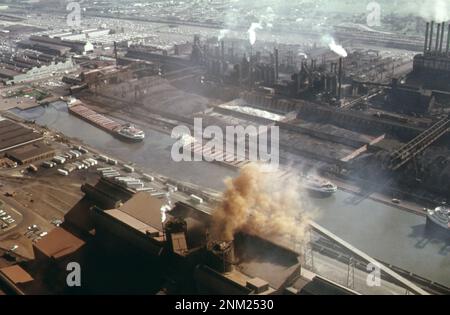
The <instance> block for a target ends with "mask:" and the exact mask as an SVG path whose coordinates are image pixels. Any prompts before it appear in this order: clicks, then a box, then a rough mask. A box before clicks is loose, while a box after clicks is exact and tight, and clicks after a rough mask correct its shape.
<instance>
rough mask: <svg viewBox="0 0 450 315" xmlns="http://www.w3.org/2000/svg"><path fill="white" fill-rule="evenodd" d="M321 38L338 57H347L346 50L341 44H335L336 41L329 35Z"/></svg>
mask: <svg viewBox="0 0 450 315" xmlns="http://www.w3.org/2000/svg"><path fill="white" fill-rule="evenodd" d="M322 40H323V41H324V42H325V43H326V44H327V45H328V47H329V48H330V50H331V51H334V52H335V53H336V54H338V55H339V56H340V57H343V58H345V57H347V56H348V54H347V51H346V50H345V49H344V47H342V46H341V45H338V44H336V41H335V40H334V38H333V37H331V36H324V37H323V38H322Z"/></svg>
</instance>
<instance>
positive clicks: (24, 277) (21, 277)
mask: <svg viewBox="0 0 450 315" xmlns="http://www.w3.org/2000/svg"><path fill="white" fill-rule="evenodd" d="M0 273H2V274H3V275H5V277H6V278H8V279H9V280H10V281H11V282H13V283H14V284H19V283H27V282H31V281H33V280H34V279H33V278H32V277H31V276H30V274H29V273H28V272H26V271H25V270H23V269H22V267H20V266H19V265H13V266H9V267H4V268H2V269H0Z"/></svg>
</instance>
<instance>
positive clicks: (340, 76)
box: [338, 57, 343, 100]
mask: <svg viewBox="0 0 450 315" xmlns="http://www.w3.org/2000/svg"><path fill="white" fill-rule="evenodd" d="M342 61H343V59H342V57H341V58H339V74H338V82H339V83H338V100H340V99H341V88H342Z"/></svg>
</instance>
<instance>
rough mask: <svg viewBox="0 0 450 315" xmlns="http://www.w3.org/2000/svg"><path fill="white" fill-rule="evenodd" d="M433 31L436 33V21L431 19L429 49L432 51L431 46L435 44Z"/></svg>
mask: <svg viewBox="0 0 450 315" xmlns="http://www.w3.org/2000/svg"><path fill="white" fill-rule="evenodd" d="M433 33H434V21H431V29H430V42H429V43H428V50H429V51H430V52H431V49H432V48H431V46H432V45H433Z"/></svg>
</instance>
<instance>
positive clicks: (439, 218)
mask: <svg viewBox="0 0 450 315" xmlns="http://www.w3.org/2000/svg"><path fill="white" fill-rule="evenodd" d="M426 226H427V228H429V229H432V230H435V231H440V232H445V233H447V234H448V235H450V208H448V207H445V206H441V207H437V208H436V209H434V210H431V209H427V225H426Z"/></svg>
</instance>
